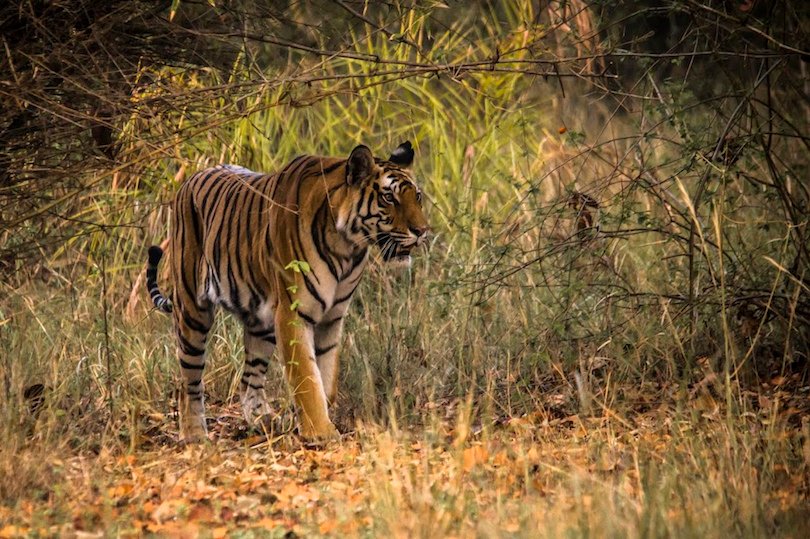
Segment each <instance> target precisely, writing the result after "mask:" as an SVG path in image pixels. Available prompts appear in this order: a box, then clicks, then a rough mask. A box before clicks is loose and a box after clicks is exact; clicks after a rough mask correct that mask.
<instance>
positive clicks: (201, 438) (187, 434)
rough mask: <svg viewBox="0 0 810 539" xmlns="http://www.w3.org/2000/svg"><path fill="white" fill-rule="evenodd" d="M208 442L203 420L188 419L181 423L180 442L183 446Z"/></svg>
mask: <svg viewBox="0 0 810 539" xmlns="http://www.w3.org/2000/svg"><path fill="white" fill-rule="evenodd" d="M207 441H208V429H207V428H206V426H205V418H204V417H200V418H189V419H186V420H185V421H181V425H180V442H181V443H183V444H198V443H200V442H207Z"/></svg>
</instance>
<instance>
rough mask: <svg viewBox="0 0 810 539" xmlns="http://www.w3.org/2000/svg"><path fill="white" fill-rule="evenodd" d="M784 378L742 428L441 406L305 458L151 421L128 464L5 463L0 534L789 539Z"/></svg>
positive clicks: (791, 417)
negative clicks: (189, 440) (485, 412)
mask: <svg viewBox="0 0 810 539" xmlns="http://www.w3.org/2000/svg"><path fill="white" fill-rule="evenodd" d="M797 381H798V379H797V378H795V379H793V380H789V379H778V380H775V381H771V382H770V383H764V384H763V386H762V390H761V391H759V392H758V393H757V394H756V395H753V394H752V395H750V397H751V398H752V399H753V400H754V401H756V404H757V406H758V411H756V412H754V411H751V412H745V413H742V414H731V413H730V412H728V411H727V410H728V408H727V406H726V404H724V402H723V399H722V398H720V397H718V396H717V395H716V394H715V395H713V394H712V392H711V391H698V392H696V393H694V394H692V395H691V396H689V397H688V398H687V400H685V401H683V405H682V406H678V405H673V404H672V403H668V402H655V401H651V402H646V403H641V404H640V405H639V407H638V410H639V411H636V412H634V413H632V414H629V413H622V414H619V413H617V412H615V411H613V410H610V409H608V408H604V409H602V410H600V411H599V412H598V413H593V414H591V417H583V416H580V415H572V416H568V417H558V418H552V417H549V415H548V414H544V413H537V414H535V415H534V416H524V417H518V418H508V419H502V420H495V421H488V422H487V423H486V424H481V423H480V422H478V423H476V421H475V420H473V421H470V420H469V417H470V410H469V408H468V407H467V406H465V403H464V402H455V403H447V404H448V406H447V407H446V408H443V409H442V410H441V411H440V412H439V411H437V414H436V415H435V417H436V420H435V421H434V422H432V423H430V424H426V425H422V426H421V427H420V428H408V429H399V428H397V427H396V426H395V425H391V426H389V427H388V428H386V429H384V428H381V427H378V426H363V425H359V424H358V425H357V427H356V429H355V430H354V431H353V432H350V433H347V434H346V435H345V436H344V438H343V439H342V440H341V441H340V442H336V443H333V444H331V445H329V446H327V447H325V448H320V449H310V448H306V447H304V446H302V445H301V444H300V442H299V441H298V440H297V438H296V437H295V435H293V434H289V435H286V436H281V437H278V438H276V439H273V440H268V439H267V438H266V437H264V436H259V435H250V433H245V431H244V430H241V431H240V430H239V428H238V427H237V426H238V425H239V424H240V416H239V413H238V408H237V405H235V404H232V405H219V406H217V405H216V404H215V405H213V406H211V407H210V409H209V416H210V417H212V418H214V419H213V420H212V421H211V427H212V428H211V433H210V437H211V441H210V442H209V443H206V444H201V445H193V446H182V445H180V444H178V443H176V442H175V436H176V427H175V424H176V420H175V418H172V417H170V416H168V415H167V416H162V415H159V414H152V415H151V416H150V417H148V418H146V422H147V423H148V425H146V427H147V428H145V429H143V430H142V431H141V435H140V437H139V438H138V439H137V440H135V441H134V442H132V443H133V445H134V447H130V448H129V450H120V449H119V450H111V449H108V447H115V444H111V443H107V442H105V441H104V440H103V439H102V440H101V441H100V443H99V445H98V450H97V451H84V452H78V453H71V452H70V451H66V452H65V453H64V454H48V455H44V454H43V453H42V452H41V451H40V452H37V450H36V447H35V445H36V444H35V443H32V444H31V445H32V447H27V448H23V449H22V450H21V451H18V453H17V455H16V458H18V459H19V462H18V463H17V464H16V466H17V467H18V469H19V470H21V473H23V472H25V473H41V474H43V477H42V481H41V486H40V487H39V488H30V489H27V490H26V491H25V492H24V493H21V494H20V495H19V496H18V497H17V499H15V500H13V502H12V503H7V504H5V505H3V504H0V537H18V536H62V537H83V538H89V537H107V536H118V537H139V536H154V535H157V536H171V537H268V536H270V537H297V536H307V537H309V536H319V535H337V536H357V535H361V536H382V535H388V536H393V537H413V536H420V537H439V536H448V537H453V536H455V537H472V536H483V537H496V536H510V537H521V536H525V537H537V536H548V537H555V536H560V535H563V534H566V535H568V536H585V535H595V536H600V537H602V536H607V537H610V536H613V537H650V536H677V537H682V536H701V537H720V536H724V535H729V534H731V535H732V536H763V535H764V536H775V535H776V536H786V537H800V536H801V534H802V533H803V532H802V530H805V528H804V527H805V526H806V523H807V522H808V519H810V501H809V497H810V479H808V470H810V415H808V408H809V407H810V406H808V395H807V394H806V389H805V393H804V394H803V393H802V390H801V389H800V388H793V387H790V388H788V387H787V385H789V384H791V383H795V382H797ZM786 389H789V390H786ZM440 415H441V418H440ZM473 415H475V414H473ZM107 436H111V435H110V434H108V435H107ZM35 439H36V434H35V433H34V434H32V442H33V441H35ZM8 456H9V455H6V457H4V458H7V457H8ZM26 459H28V460H26ZM31 459H40V460H42V459H46V460H47V463H43V462H40V464H42V465H41V466H39V467H37V466H35V465H33V463H32V462H29V461H30V460H31ZM4 464H8V463H4ZM4 469H6V470H8V469H9V468H8V466H4ZM34 470H39V472H35V471H34ZM8 479H9V478H6V480H8ZM29 479H30V478H29Z"/></svg>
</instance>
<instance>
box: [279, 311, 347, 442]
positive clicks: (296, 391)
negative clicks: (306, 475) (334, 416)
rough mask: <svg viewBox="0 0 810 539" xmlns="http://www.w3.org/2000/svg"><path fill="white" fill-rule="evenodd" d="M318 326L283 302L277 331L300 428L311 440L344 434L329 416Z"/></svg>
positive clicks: (326, 438) (321, 439) (301, 432)
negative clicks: (317, 345) (318, 359)
mask: <svg viewBox="0 0 810 539" xmlns="http://www.w3.org/2000/svg"><path fill="white" fill-rule="evenodd" d="M314 333H315V332H314V328H313V327H312V325H311V324H309V323H308V322H306V321H305V320H304V319H303V318H301V317H300V316H298V313H297V312H296V311H295V310H290V308H289V305H287V304H285V303H284V302H279V306H278V308H277V310H276V334H277V343H278V348H279V350H280V351H281V361H283V362H284V372H285V374H286V375H287V381H288V382H289V384H290V390H291V391H292V393H293V396H294V398H295V402H296V404H297V405H298V430H299V434H300V435H301V437H302V438H304V439H305V440H308V441H315V442H317V441H326V440H332V439H335V438H338V437H339V436H340V435H339V433H338V431H337V429H336V428H335V426H334V425H333V424H332V421H331V420H330V419H329V410H328V408H327V395H326V391H325V388H324V381H323V379H322V378H321V372H320V369H319V368H318V364H317V362H316V360H315V344H314V341H315V335H314Z"/></svg>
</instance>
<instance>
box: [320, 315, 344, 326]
mask: <svg viewBox="0 0 810 539" xmlns="http://www.w3.org/2000/svg"><path fill="white" fill-rule="evenodd" d="M341 320H343V317H342V316H338V317H337V318H333V319H332V320H327V321H326V322H321V323H320V324H318V327H319V328H328V327H330V326H332V325H333V324H335V323H336V322H340V321H341Z"/></svg>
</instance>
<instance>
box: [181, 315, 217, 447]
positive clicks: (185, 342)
mask: <svg viewBox="0 0 810 539" xmlns="http://www.w3.org/2000/svg"><path fill="white" fill-rule="evenodd" d="M174 318H175V332H176V335H177V357H178V359H179V360H180V370H181V373H182V377H183V382H184V384H185V392H184V393H183V394H182V398H183V401H182V405H181V408H180V438H181V440H182V441H184V442H199V441H202V440H205V439H206V438H207V437H208V429H207V428H206V426H205V402H204V389H205V388H204V386H203V379H202V377H203V370H204V369H205V354H206V352H205V344H206V340H207V338H208V332H209V330H210V329H211V325H212V324H213V321H214V307H213V305H211V304H210V303H209V304H207V305H203V306H199V305H197V304H195V303H193V302H192V303H191V304H190V305H189V304H188V303H184V302H182V301H176V304H175V307H174Z"/></svg>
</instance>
